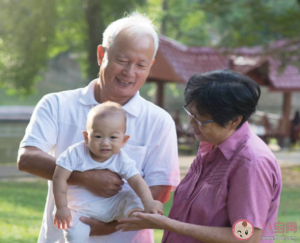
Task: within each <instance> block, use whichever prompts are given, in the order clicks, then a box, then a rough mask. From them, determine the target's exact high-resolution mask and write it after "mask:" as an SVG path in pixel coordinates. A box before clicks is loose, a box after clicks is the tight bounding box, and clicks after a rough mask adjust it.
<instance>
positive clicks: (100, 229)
mask: <svg viewBox="0 0 300 243" xmlns="http://www.w3.org/2000/svg"><path fill="white" fill-rule="evenodd" d="M80 221H81V222H82V223H84V224H87V225H89V226H90V227H91V233H90V236H93V235H98V236H100V235H109V234H112V233H114V232H116V231H117V230H116V227H117V225H118V221H112V222H109V223H103V222H101V221H98V220H95V219H90V218H86V217H84V216H82V217H80Z"/></svg>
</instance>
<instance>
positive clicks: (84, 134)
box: [82, 131, 89, 144]
mask: <svg viewBox="0 0 300 243" xmlns="http://www.w3.org/2000/svg"><path fill="white" fill-rule="evenodd" d="M82 134H83V138H84V141H85V143H86V144H87V143H88V141H89V138H88V137H89V136H88V133H87V131H82Z"/></svg>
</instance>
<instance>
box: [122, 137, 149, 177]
mask: <svg viewBox="0 0 300 243" xmlns="http://www.w3.org/2000/svg"><path fill="white" fill-rule="evenodd" d="M123 150H124V151H125V152H126V153H127V155H128V157H129V158H130V159H132V160H134V161H135V166H136V168H137V169H138V170H139V172H140V174H141V176H142V177H144V171H143V168H144V162H145V157H146V152H147V146H145V145H143V144H141V143H139V142H136V141H130V142H128V143H127V144H126V145H125V146H124V147H123Z"/></svg>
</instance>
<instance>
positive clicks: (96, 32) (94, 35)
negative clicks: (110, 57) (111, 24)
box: [85, 0, 106, 80]
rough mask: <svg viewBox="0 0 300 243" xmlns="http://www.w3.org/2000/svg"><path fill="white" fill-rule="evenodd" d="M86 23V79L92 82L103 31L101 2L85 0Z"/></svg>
mask: <svg viewBox="0 0 300 243" xmlns="http://www.w3.org/2000/svg"><path fill="white" fill-rule="evenodd" d="M86 3H87V5H86V11H85V13H86V21H87V23H88V37H89V38H88V40H89V41H88V43H87V45H88V46H87V50H88V67H87V77H88V79H89V80H92V79H94V78H96V77H97V75H98V73H99V66H98V63H97V46H98V45H101V44H102V33H103V32H104V30H105V27H106V26H105V25H104V17H103V14H102V11H101V4H102V1H99V0H86Z"/></svg>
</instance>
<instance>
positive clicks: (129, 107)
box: [122, 91, 141, 117]
mask: <svg viewBox="0 0 300 243" xmlns="http://www.w3.org/2000/svg"><path fill="white" fill-rule="evenodd" d="M122 108H123V109H124V110H125V111H126V112H127V113H129V114H131V115H133V116H135V117H137V116H138V115H139V113H140V110H141V101H140V92H139V91H138V92H136V94H135V95H134V96H133V97H132V98H131V99H130V100H129V101H128V102H127V103H126V104H125V105H124V106H123V107H122Z"/></svg>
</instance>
